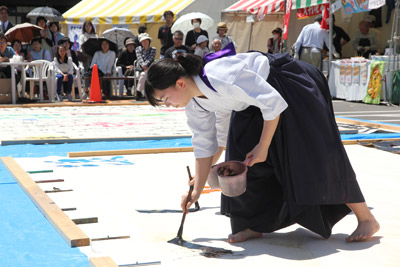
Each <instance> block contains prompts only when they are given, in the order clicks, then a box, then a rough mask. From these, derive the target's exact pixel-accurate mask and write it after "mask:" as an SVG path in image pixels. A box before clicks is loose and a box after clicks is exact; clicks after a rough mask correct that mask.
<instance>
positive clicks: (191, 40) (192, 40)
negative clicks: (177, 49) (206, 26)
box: [185, 19, 208, 50]
mask: <svg viewBox="0 0 400 267" xmlns="http://www.w3.org/2000/svg"><path fill="white" fill-rule="evenodd" d="M191 22H192V25H193V27H194V29H193V30H190V31H188V32H187V33H186V39H185V45H186V46H188V47H190V48H191V49H193V50H194V49H195V48H196V46H197V45H196V41H197V38H199V36H200V35H204V36H206V37H207V38H208V32H207V31H205V30H203V29H201V28H200V25H201V19H192V21H191ZM207 47H208V43H207Z"/></svg>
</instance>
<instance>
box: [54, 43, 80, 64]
mask: <svg viewBox="0 0 400 267" xmlns="http://www.w3.org/2000/svg"><path fill="white" fill-rule="evenodd" d="M58 45H62V46H64V48H65V50H66V51H67V56H69V57H71V58H72V62H74V64H75V65H76V66H79V61H78V56H77V55H76V52H75V51H74V50H71V46H72V45H73V43H72V42H71V41H70V40H69V37H67V36H65V37H63V38H61V39H60V40H59V41H58Z"/></svg>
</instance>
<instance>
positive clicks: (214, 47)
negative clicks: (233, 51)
mask: <svg viewBox="0 0 400 267" xmlns="http://www.w3.org/2000/svg"><path fill="white" fill-rule="evenodd" d="M211 46H212V52H218V51H220V50H221V49H222V43H221V40H220V39H214V41H213V42H212V44H211Z"/></svg>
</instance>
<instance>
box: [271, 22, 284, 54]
mask: <svg viewBox="0 0 400 267" xmlns="http://www.w3.org/2000/svg"><path fill="white" fill-rule="evenodd" d="M272 36H273V37H272V38H269V39H268V44H267V46H268V53H270V54H276V53H283V52H284V43H283V39H282V29H281V28H279V27H278V28H276V29H274V30H273V31H272Z"/></svg>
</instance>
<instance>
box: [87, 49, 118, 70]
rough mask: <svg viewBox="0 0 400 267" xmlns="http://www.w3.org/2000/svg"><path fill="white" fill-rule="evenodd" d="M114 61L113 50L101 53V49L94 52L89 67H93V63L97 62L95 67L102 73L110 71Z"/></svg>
mask: <svg viewBox="0 0 400 267" xmlns="http://www.w3.org/2000/svg"><path fill="white" fill-rule="evenodd" d="M114 63H115V52H114V51H112V50H108V51H107V53H103V51H102V50H99V51H96V53H94V56H93V59H92V64H90V68H93V65H94V64H97V68H98V69H99V70H101V71H102V72H103V73H104V74H107V73H112V68H113V66H114Z"/></svg>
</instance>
